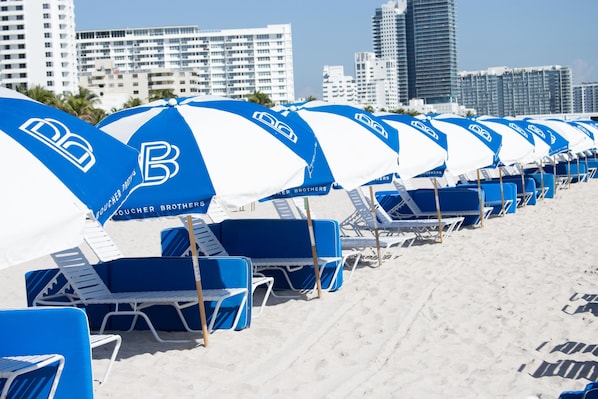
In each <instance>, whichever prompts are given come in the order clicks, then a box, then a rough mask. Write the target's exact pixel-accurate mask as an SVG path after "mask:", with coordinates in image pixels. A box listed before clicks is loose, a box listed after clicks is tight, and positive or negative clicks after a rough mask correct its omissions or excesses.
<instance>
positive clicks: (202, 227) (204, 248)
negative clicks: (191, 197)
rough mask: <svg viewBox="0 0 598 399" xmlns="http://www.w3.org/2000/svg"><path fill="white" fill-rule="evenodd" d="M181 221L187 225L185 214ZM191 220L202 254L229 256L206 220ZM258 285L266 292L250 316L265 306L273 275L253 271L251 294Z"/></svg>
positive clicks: (255, 315) (256, 314) (197, 218)
mask: <svg viewBox="0 0 598 399" xmlns="http://www.w3.org/2000/svg"><path fill="white" fill-rule="evenodd" d="M180 219H181V222H183V224H184V225H185V227H187V218H186V216H181V217H180ZM191 220H192V221H193V235H194V237H195V244H196V245H197V246H198V247H199V250H200V251H201V252H202V253H203V255H204V256H229V255H228V253H227V252H226V249H225V248H224V247H223V246H222V244H221V243H220V241H218V238H217V237H216V236H215V235H214V233H213V232H212V230H210V227H209V226H208V225H207V224H206V222H205V221H204V220H203V219H202V218H199V217H193V218H192V219H191ZM188 254H190V249H189V250H187V251H185V252H184V253H183V255H188ZM260 285H265V286H266V292H265V293H264V297H263V298H262V302H261V304H260V310H259V311H258V312H256V313H252V317H259V315H261V314H262V311H263V310H264V307H265V306H266V302H267V301H268V298H269V297H270V294H272V288H273V287H274V277H269V276H264V275H263V274H260V273H253V277H252V280H251V294H252V295H253V294H254V293H255V290H256V288H257V287H259V286H260Z"/></svg>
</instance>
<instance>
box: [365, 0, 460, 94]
mask: <svg viewBox="0 0 598 399" xmlns="http://www.w3.org/2000/svg"><path fill="white" fill-rule="evenodd" d="M456 37H457V34H456V22H455V0H392V1H389V2H387V3H386V4H383V5H382V6H381V7H379V8H378V9H376V12H375V15H374V16H373V17H372V42H373V48H374V53H375V54H376V57H377V58H380V59H388V58H390V59H393V60H394V61H395V65H396V83H395V85H396V90H397V95H398V98H399V101H400V102H401V103H407V102H408V100H409V99H414V98H419V99H423V100H424V102H425V103H426V104H438V103H452V102H455V101H456V98H457V96H458V94H459V91H458V84H457V38H456Z"/></svg>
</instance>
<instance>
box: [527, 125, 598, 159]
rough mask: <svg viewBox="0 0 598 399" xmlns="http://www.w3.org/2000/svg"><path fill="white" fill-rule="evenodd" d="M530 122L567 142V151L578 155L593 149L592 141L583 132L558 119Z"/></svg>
mask: <svg viewBox="0 0 598 399" xmlns="http://www.w3.org/2000/svg"><path fill="white" fill-rule="evenodd" d="M531 122H533V123H535V124H539V125H542V126H545V127H548V128H550V129H552V130H554V131H555V132H557V133H558V134H560V135H561V136H563V137H564V138H565V139H566V140H567V141H568V142H569V151H571V152H572V153H573V154H579V153H582V152H584V151H587V150H589V149H592V148H594V140H593V139H591V138H590V137H588V136H587V135H586V134H585V132H582V131H581V130H579V129H577V128H576V127H574V126H572V125H570V124H568V123H567V122H565V121H563V120H559V119H532V120H531Z"/></svg>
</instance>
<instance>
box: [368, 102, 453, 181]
mask: <svg viewBox="0 0 598 399" xmlns="http://www.w3.org/2000/svg"><path fill="white" fill-rule="evenodd" d="M376 116H378V117H379V118H380V119H382V120H383V121H384V122H386V123H388V124H389V125H390V126H392V127H394V128H395V129H396V130H397V132H398V134H399V143H400V146H401V149H400V152H399V166H398V168H399V172H398V175H399V177H400V178H401V179H410V178H412V177H416V176H418V175H421V174H424V173H427V172H431V171H434V170H438V171H439V172H440V174H442V173H443V172H444V169H445V168H446V160H447V157H448V152H447V146H448V143H447V138H446V134H444V133H442V132H441V131H439V130H438V129H435V128H433V127H432V126H430V125H429V124H426V123H425V122H424V121H422V120H421V119H417V118H415V117H413V116H410V115H403V114H393V113H377V114H376Z"/></svg>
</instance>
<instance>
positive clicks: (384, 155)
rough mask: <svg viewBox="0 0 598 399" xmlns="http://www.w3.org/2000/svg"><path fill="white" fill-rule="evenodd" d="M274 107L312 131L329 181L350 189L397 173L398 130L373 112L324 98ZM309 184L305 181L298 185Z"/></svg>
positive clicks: (296, 124)
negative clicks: (323, 158) (327, 169)
mask: <svg viewBox="0 0 598 399" xmlns="http://www.w3.org/2000/svg"><path fill="white" fill-rule="evenodd" d="M275 110H277V111H278V112H280V113H281V114H282V115H284V116H286V117H287V118H288V119H289V121H291V123H293V126H303V127H307V128H309V129H310V130H311V131H312V132H313V134H314V135H315V137H316V139H317V141H318V145H319V147H320V148H321V150H322V151H321V154H320V155H322V156H324V157H325V159H326V162H327V164H328V167H329V170H330V174H331V175H330V176H329V179H330V183H336V184H338V185H339V186H341V187H342V188H344V189H346V190H352V189H354V188H356V187H359V186H361V185H364V184H367V183H370V182H372V181H373V180H375V179H378V178H381V177H383V176H385V175H389V174H394V173H397V172H398V156H399V154H398V152H399V138H398V133H397V131H396V129H394V128H393V127H391V126H389V125H388V124H387V123H385V122H384V121H382V120H381V119H379V118H378V117H376V116H374V115H373V114H371V113H369V112H367V111H364V110H362V109H360V108H357V107H354V106H351V105H347V104H334V103H327V102H324V101H310V102H308V103H304V104H299V105H292V106H280V107H277V108H275ZM314 170H316V169H314ZM313 185H314V184H312V183H310V181H309V180H307V181H306V182H305V184H303V185H302V186H303V187H306V186H313ZM322 193H324V194H325V193H326V192H322ZM297 195H306V192H305V190H304V191H303V192H298V193H297Z"/></svg>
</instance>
